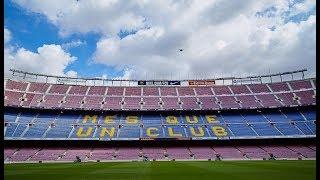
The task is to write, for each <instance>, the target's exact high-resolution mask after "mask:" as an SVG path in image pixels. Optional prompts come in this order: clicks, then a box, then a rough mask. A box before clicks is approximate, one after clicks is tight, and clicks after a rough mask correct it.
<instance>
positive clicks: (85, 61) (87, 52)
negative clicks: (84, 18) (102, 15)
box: [4, 0, 123, 77]
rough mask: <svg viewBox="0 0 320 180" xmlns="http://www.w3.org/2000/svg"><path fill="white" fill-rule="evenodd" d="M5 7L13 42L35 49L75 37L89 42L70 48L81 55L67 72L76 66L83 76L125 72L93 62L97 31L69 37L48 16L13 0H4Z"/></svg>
mask: <svg viewBox="0 0 320 180" xmlns="http://www.w3.org/2000/svg"><path fill="white" fill-rule="evenodd" d="M4 9H5V11H4V17H5V22H4V24H5V27H6V28H8V29H9V30H10V31H11V32H12V34H14V37H13V38H12V44H14V45H15V46H17V47H24V48H25V49H28V50H30V51H36V50H37V48H38V47H40V46H42V45H43V44H60V45H61V44H64V43H68V42H71V41H73V40H80V41H82V42H86V44H85V45H81V46H78V47H73V48H70V49H68V52H70V53H71V54H72V55H75V56H76V57H77V58H78V59H77V61H75V62H74V63H72V64H70V65H69V66H67V67H66V69H65V72H67V71H69V70H77V72H78V75H79V76H83V77H96V76H102V75H103V74H108V75H109V76H111V77H112V76H121V75H122V73H123V72H121V71H120V72H119V71H116V70H114V68H112V67H108V66H101V65H98V64H94V63H90V58H91V56H92V54H93V52H94V51H95V48H96V42H97V41H98V39H99V35H98V34H96V33H87V34H84V35H83V34H73V35H71V36H69V37H60V36H59V35H58V28H57V27H56V26H54V25H53V24H51V23H50V22H48V20H47V19H46V17H45V16H43V15H41V14H38V13H33V12H28V11H27V10H26V9H23V8H21V7H19V6H18V5H16V4H14V3H12V2H11V1H10V0H5V2H4ZM119 35H120V34H119ZM121 35H122V34H121Z"/></svg>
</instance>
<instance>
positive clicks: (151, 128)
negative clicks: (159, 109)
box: [142, 124, 164, 138]
mask: <svg viewBox="0 0 320 180" xmlns="http://www.w3.org/2000/svg"><path fill="white" fill-rule="evenodd" d="M147 131H148V132H147ZM148 133H149V134H151V135H150V136H149V135H148ZM142 137H143V138H149V137H151V138H163V137H164V133H163V129H162V126H161V125H150V124H148V125H144V126H143V128H142Z"/></svg>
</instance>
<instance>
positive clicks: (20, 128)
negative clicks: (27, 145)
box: [12, 124, 28, 137]
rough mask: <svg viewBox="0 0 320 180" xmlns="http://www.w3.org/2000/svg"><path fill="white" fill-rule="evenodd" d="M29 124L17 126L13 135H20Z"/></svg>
mask: <svg viewBox="0 0 320 180" xmlns="http://www.w3.org/2000/svg"><path fill="white" fill-rule="evenodd" d="M27 126H28V124H18V126H17V128H16V129H15V130H14V133H13V134H12V137H20V136H21V135H22V133H23V131H24V130H25V129H26V128H27Z"/></svg>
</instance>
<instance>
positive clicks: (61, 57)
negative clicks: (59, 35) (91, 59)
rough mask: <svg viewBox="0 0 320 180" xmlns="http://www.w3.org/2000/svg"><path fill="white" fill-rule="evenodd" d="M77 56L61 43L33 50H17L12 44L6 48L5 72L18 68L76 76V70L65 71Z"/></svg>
mask: <svg viewBox="0 0 320 180" xmlns="http://www.w3.org/2000/svg"><path fill="white" fill-rule="evenodd" d="M76 59H77V58H76V57H74V56H71V55H70V54H69V53H67V52H65V51H64V50H63V49H62V48H61V46H60V45H54V44H51V45H46V44H45V45H43V46H42V47H39V48H38V49H37V52H32V51H29V50H26V49H24V48H19V49H17V50H16V51H15V50H14V48H13V47H12V46H11V47H10V48H5V49H4V62H5V63H4V68H5V74H6V75H9V69H10V68H13V69H18V70H23V71H27V72H33V73H43V74H52V75H68V76H76V75H77V73H76V72H75V71H69V72H67V73H66V74H65V73H64V71H65V69H66V67H67V66H68V65H69V64H71V63H72V62H74V61H75V60H76Z"/></svg>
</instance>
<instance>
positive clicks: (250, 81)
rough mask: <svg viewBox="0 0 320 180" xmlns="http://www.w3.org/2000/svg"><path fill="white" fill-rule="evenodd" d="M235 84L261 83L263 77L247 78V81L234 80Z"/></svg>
mask: <svg viewBox="0 0 320 180" xmlns="http://www.w3.org/2000/svg"><path fill="white" fill-rule="evenodd" d="M232 82H233V84H242V83H261V82H262V80H261V77H257V78H246V79H234V80H233V81H232Z"/></svg>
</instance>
